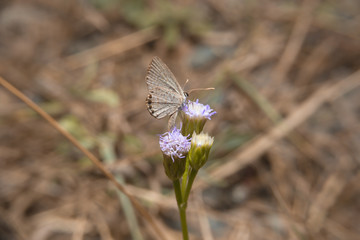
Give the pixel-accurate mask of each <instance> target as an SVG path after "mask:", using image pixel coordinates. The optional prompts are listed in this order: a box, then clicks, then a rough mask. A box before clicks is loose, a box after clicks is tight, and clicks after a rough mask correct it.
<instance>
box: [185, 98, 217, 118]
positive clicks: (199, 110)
mask: <svg viewBox="0 0 360 240" xmlns="http://www.w3.org/2000/svg"><path fill="white" fill-rule="evenodd" d="M182 110H183V112H184V113H185V114H186V115H188V116H189V117H190V118H207V119H208V120H211V118H210V117H211V116H212V115H214V114H215V113H216V112H215V111H214V110H213V109H211V108H210V106H209V105H204V104H201V103H199V99H196V102H192V101H190V100H189V101H188V103H187V104H185V105H184V107H183V109H182Z"/></svg>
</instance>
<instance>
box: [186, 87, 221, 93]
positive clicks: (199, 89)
mask: <svg viewBox="0 0 360 240" xmlns="http://www.w3.org/2000/svg"><path fill="white" fill-rule="evenodd" d="M208 90H215V88H194V89H191V90H190V91H188V92H187V93H188V94H190V93H191V92H194V91H208Z"/></svg>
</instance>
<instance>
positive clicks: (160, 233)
mask: <svg viewBox="0 0 360 240" xmlns="http://www.w3.org/2000/svg"><path fill="white" fill-rule="evenodd" d="M0 84H1V85H2V86H3V87H4V88H6V89H7V90H8V91H9V92H11V93H12V94H14V95H15V96H16V97H18V98H19V99H20V100H22V101H23V102H24V103H26V104H27V105H28V106H29V107H30V108H31V109H33V110H34V111H35V112H37V113H38V114H39V115H40V116H41V117H42V118H44V119H45V120H46V121H47V122H48V123H49V124H50V125H51V126H53V127H54V128H55V129H56V130H57V131H59V132H60V133H61V134H62V135H63V136H64V137H65V138H66V139H67V140H69V141H70V142H71V143H72V144H73V145H74V146H75V147H77V148H78V149H79V150H80V151H81V152H82V153H84V155H85V156H86V157H88V158H89V159H90V160H91V161H92V162H93V163H94V164H95V166H96V167H97V168H99V170H100V171H101V172H102V173H103V174H104V175H105V176H106V177H107V178H108V179H109V180H110V181H111V182H112V183H113V184H114V185H115V186H116V187H117V188H118V189H119V190H120V191H121V192H122V193H123V194H125V195H126V196H127V197H128V198H129V199H130V201H131V203H132V204H133V205H134V207H135V208H136V209H137V210H138V212H139V213H140V214H141V215H142V216H143V217H144V218H145V219H146V220H147V221H148V223H149V224H150V225H151V226H152V227H153V229H154V231H155V232H156V234H157V236H158V237H159V238H160V239H164V240H165V239H169V238H168V237H166V236H165V235H164V231H162V229H160V228H159V226H158V224H157V223H156V220H155V219H154V218H153V217H152V216H151V215H150V214H149V213H148V212H147V211H146V210H145V209H144V208H143V207H142V206H141V205H140V204H139V202H138V201H137V200H136V199H135V198H134V197H133V196H131V195H130V194H129V193H128V192H127V190H126V189H125V187H124V186H122V185H121V184H120V183H118V181H116V179H115V177H114V176H113V175H112V174H111V173H110V172H109V170H107V169H106V168H105V167H104V166H103V164H102V163H101V162H100V160H99V159H97V158H96V157H95V155H93V154H92V153H91V152H90V151H88V150H87V149H86V148H84V147H83V146H82V145H81V144H80V143H79V142H78V141H77V140H76V139H75V138H74V137H73V136H72V135H71V134H70V133H68V132H67V131H66V130H64V129H63V128H62V127H61V126H60V125H59V124H58V123H57V122H56V120H55V119H53V118H52V117H51V116H50V115H49V114H47V113H46V112H45V111H44V110H42V109H41V108H40V107H39V106H38V105H36V104H35V103H34V102H33V101H32V100H31V99H30V98H28V97H27V96H25V95H24V94H23V93H22V92H20V91H19V90H18V89H16V88H15V87H14V86H13V85H11V84H10V83H9V82H7V81H6V80H5V79H3V78H2V77H0Z"/></svg>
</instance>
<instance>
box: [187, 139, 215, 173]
mask: <svg viewBox="0 0 360 240" xmlns="http://www.w3.org/2000/svg"><path fill="white" fill-rule="evenodd" d="M213 143H214V138H213V137H210V136H209V135H208V134H206V133H200V134H196V133H194V134H193V136H192V140H191V148H190V151H189V155H188V159H189V163H190V165H191V167H192V168H194V169H195V170H199V169H200V168H201V167H202V166H204V164H205V163H206V161H207V160H208V157H209V152H210V149H211V147H212V145H213Z"/></svg>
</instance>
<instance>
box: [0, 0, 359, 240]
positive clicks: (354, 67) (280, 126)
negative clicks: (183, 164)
mask: <svg viewBox="0 0 360 240" xmlns="http://www.w3.org/2000/svg"><path fill="white" fill-rule="evenodd" d="M153 56H159V57H161V58H162V59H163V60H164V62H165V63H166V64H167V65H168V66H169V67H170V69H171V70H172V71H173V73H174V74H175V76H176V77H177V79H178V81H179V82H180V84H181V85H183V84H184V83H185V80H186V79H189V80H190V81H189V83H188V85H187V87H186V88H187V89H189V88H198V87H215V88H216V90H215V91H208V92H199V93H195V94H193V95H192V96H190V99H197V98H199V99H200V101H201V102H202V103H206V104H209V105H210V106H211V107H212V108H213V109H215V110H216V111H217V114H216V115H215V116H214V117H213V119H212V120H211V121H209V122H208V123H207V125H206V126H205V128H206V131H207V132H209V133H210V134H211V135H212V136H214V137H215V145H214V147H213V149H212V152H211V155H210V160H209V162H208V163H207V164H206V167H205V168H204V169H202V170H201V171H200V175H199V177H198V178H197V179H196V180H195V181H196V183H195V186H194V187H195V188H194V189H193V192H192V195H191V199H190V202H189V205H188V211H189V216H188V217H189V225H190V232H191V239H210V240H211V239H252V240H255V239H256V240H258V239H259V240H260V239H298V240H300V239H316V240H325V239H329V240H340V239H342V240H344V239H346V240H356V239H360V226H359V222H360V214H359V213H360V197H359V196H360V174H359V164H360V121H359V117H360V89H359V85H360V72H359V70H360V1H357V0H346V1H335V0H323V1H316V0H305V1H295V0H291V1H288V0H283V1H280V0H276V1H270V0H257V1H246V0H242V1H234V0H224V1H216V0H204V1H192V0H187V1H158V0H148V1H141V0H136V1H130V0H119V1H116V0H87V1H86V0H51V1H48V0H2V1H0V76H1V77H2V78H4V79H6V80H7V81H9V82H10V83H11V84H13V85H14V86H16V87H17V88H18V89H19V90H20V91H22V92H23V93H24V94H25V95H26V96H28V97H29V98H31V99H32V100H33V101H34V102H36V103H37V104H39V105H40V106H41V107H42V108H43V109H44V110H45V111H46V112H48V113H49V114H50V115H51V116H53V117H54V118H55V119H56V120H57V121H58V122H59V123H60V124H61V125H62V126H63V127H64V128H65V129H67V130H68V131H69V132H70V133H71V134H73V136H75V137H76V139H77V140H78V141H80V143H81V144H83V146H85V147H86V148H87V149H89V150H90V151H91V152H93V153H94V154H95V155H96V156H97V157H99V158H100V159H101V160H102V161H103V163H104V164H105V165H106V167H107V169H109V170H110V171H111V172H112V173H113V174H114V175H116V176H117V177H118V179H119V180H120V181H122V182H124V183H125V186H126V189H127V190H128V191H129V192H130V193H131V195H133V196H135V197H136V198H137V199H138V200H139V201H140V202H141V204H142V205H143V206H144V207H146V209H147V210H148V211H149V212H150V213H151V214H152V215H153V216H154V217H155V218H156V219H157V220H158V222H159V223H160V224H161V225H162V227H163V229H164V230H163V231H164V232H166V234H167V235H168V236H172V237H169V239H180V238H181V234H180V230H179V229H180V227H179V224H180V223H179V220H178V215H177V208H176V203H175V198H174V196H173V195H172V185H171V182H170V181H169V180H168V179H167V178H166V176H165V174H164V171H163V166H162V163H161V161H162V156H161V154H160V149H159V146H158V134H161V133H163V132H165V131H166V126H167V120H165V119H163V120H156V119H154V118H152V117H151V116H150V115H149V113H148V112H147V110H146V107H145V102H144V100H145V98H146V96H147V88H146V84H145V80H144V78H145V74H146V69H147V66H148V64H149V63H150V61H151V59H152V57H153ZM129 209H132V208H131V206H130V205H129V203H128V202H126V200H124V199H123V198H122V197H121V196H120V195H118V194H117V193H116V189H115V188H114V186H113V185H112V184H111V183H110V182H109V180H108V179H107V178H106V177H105V176H103V175H102V174H101V173H100V171H99V170H98V169H97V168H96V167H95V166H94V165H92V164H91V162H90V161H89V160H88V159H87V158H86V157H85V156H84V155H83V154H82V153H81V152H79V151H78V150H77V149H76V148H75V147H74V146H73V145H72V144H70V143H69V142H68V141H66V140H65V139H64V137H62V136H61V135H60V134H59V133H58V132H57V131H56V130H55V129H53V128H52V127H51V126H50V125H49V124H48V123H47V122H45V121H44V120H43V119H42V118H41V117H40V116H39V115H37V114H35V113H34V112H33V110H31V109H29V108H28V107H27V106H26V105H25V104H24V103H23V102H22V101H20V100H19V99H17V98H16V97H14V96H13V95H12V94H10V93H9V92H8V91H7V90H6V89H5V88H3V87H0V239H1V240H13V239H34V240H45V239H54V240H62V239H74V240H75V239H76V240H78V239H84V240H95V239H157V237H156V236H155V235H154V233H153V232H152V231H150V229H149V227H147V226H148V225H147V222H146V221H144V220H143V217H142V216H141V215H139V214H136V216H138V220H139V221H138V224H139V225H138V226H137V227H135V232H136V230H140V232H141V235H139V234H138V235H137V237H134V235H131V232H130V230H131V227H130V226H132V224H133V222H131V221H130V220H129V219H131V216H134V215H133V213H132V212H131V211H130V213H129V212H128V210H129ZM135 212H136V211H135ZM129 216H130V218H129ZM132 221H133V220H132ZM133 234H134V233H133Z"/></svg>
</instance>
